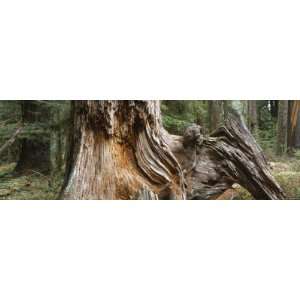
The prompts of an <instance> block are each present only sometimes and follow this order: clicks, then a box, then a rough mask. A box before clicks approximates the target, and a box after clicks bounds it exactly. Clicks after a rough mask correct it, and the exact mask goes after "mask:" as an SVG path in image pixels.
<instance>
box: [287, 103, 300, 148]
mask: <svg viewBox="0 0 300 300" xmlns="http://www.w3.org/2000/svg"><path fill="white" fill-rule="evenodd" d="M288 102H289V117H288V120H289V124H288V148H289V149H294V148H298V149H299V148H300V100H289V101H288Z"/></svg>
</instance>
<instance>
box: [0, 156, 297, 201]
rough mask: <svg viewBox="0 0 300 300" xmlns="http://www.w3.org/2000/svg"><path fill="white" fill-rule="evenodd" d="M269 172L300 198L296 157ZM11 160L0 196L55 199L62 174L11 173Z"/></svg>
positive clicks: (0, 181)
mask: <svg viewBox="0 0 300 300" xmlns="http://www.w3.org/2000/svg"><path fill="white" fill-rule="evenodd" d="M270 164H271V167H272V169H273V170H272V173H273V175H274V177H275V178H276V180H277V181H278V183H279V184H280V186H281V187H282V188H283V190H284V191H285V193H286V195H287V197H288V199H298V200H300V161H299V160H298V161H295V160H291V161H288V162H271V163H270ZM14 168H15V163H11V164H3V165H0V200H13V199H15V200H23V199H25V200H39V199H45V200H53V199H57V197H58V192H59V189H60V186H61V184H62V179H63V176H62V175H58V176H56V177H55V178H53V177H51V176H44V175H42V174H39V173H35V172H32V174H28V175H24V176H18V177H16V176H14V175H13V170H14ZM235 194H236V195H235V197H234V199H243V200H251V199H253V198H252V196H251V195H250V194H249V193H248V192H247V191H246V190H245V189H243V188H242V187H240V186H238V187H237V188H235Z"/></svg>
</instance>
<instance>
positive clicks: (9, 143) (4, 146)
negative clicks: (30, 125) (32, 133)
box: [0, 126, 24, 155]
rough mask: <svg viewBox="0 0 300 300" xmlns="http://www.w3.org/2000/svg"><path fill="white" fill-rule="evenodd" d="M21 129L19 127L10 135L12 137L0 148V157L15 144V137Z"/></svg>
mask: <svg viewBox="0 0 300 300" xmlns="http://www.w3.org/2000/svg"><path fill="white" fill-rule="evenodd" d="M23 128H24V127H23V126H21V127H19V128H18V129H17V130H16V131H15V133H14V134H13V135H12V137H11V138H10V139H9V140H8V141H7V142H6V143H4V145H3V146H2V147H1V148H0V155H1V154H2V153H3V152H4V151H5V150H6V149H7V148H8V147H10V146H11V145H12V144H13V143H14V142H15V140H16V139H17V136H18V135H19V134H20V133H21V131H22V129H23Z"/></svg>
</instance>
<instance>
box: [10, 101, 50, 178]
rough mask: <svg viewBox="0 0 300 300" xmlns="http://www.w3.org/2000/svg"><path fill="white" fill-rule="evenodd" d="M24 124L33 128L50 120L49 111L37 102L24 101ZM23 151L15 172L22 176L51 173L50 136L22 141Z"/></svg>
mask: <svg viewBox="0 0 300 300" xmlns="http://www.w3.org/2000/svg"><path fill="white" fill-rule="evenodd" d="M21 105H22V123H23V124H24V125H25V126H26V125H28V126H33V125H34V124H35V123H36V122H41V123H42V122H45V121H47V120H48V119H49V111H48V108H46V107H45V106H44V105H42V104H40V103H38V102H37V101H29V100H24V101H22V104H21ZM20 147H21V150H20V156H19V160H18V162H17V165H16V168H15V172H16V173H19V174H22V173H26V172H29V171H32V170H33V171H38V172H41V173H44V174H47V173H48V172H49V171H50V166H51V162H50V136H49V135H48V134H46V135H45V134H44V135H43V136H42V137H41V136H38V137H37V136H35V137H34V138H24V139H22V141H21V146H20Z"/></svg>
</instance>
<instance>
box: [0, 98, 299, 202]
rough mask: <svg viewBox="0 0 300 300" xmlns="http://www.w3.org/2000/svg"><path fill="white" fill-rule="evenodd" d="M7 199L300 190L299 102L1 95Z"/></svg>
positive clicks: (293, 194) (1, 167)
mask: <svg viewBox="0 0 300 300" xmlns="http://www.w3.org/2000/svg"><path fill="white" fill-rule="evenodd" d="M0 199H195V200H196V199H300V101H299V100H280V101H277V100H261V101H256V100H253V101H249V100H227V101H225V100H215V101H208V100H198V101H189V100H180V101H178V100H177V101H171V100H161V101H149V100H144V101H132V100H129V101H125V100H124V101H123V100H120V101H117V100H115V101H108V100H103V101H66V100H62V101H47V100H38V101H33V100H19V101H0Z"/></svg>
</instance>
